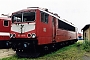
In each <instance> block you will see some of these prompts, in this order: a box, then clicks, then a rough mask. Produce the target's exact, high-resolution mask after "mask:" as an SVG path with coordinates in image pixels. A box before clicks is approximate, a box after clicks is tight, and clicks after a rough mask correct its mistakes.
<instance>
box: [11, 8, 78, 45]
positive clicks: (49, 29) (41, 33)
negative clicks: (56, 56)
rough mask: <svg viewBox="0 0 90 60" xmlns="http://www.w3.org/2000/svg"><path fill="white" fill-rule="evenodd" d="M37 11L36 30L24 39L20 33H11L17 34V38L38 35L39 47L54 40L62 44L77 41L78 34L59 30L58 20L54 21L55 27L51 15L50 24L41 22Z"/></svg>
mask: <svg viewBox="0 0 90 60" xmlns="http://www.w3.org/2000/svg"><path fill="white" fill-rule="evenodd" d="M21 11H22V12H23V11H29V9H25V10H21ZM21 11H18V12H21ZM35 11H36V21H35V23H36V26H35V30H33V31H29V32H26V33H24V35H25V36H24V37H23V36H21V35H20V36H19V37H18V35H19V33H16V32H14V31H11V33H15V34H16V38H27V34H28V33H32V32H33V33H35V34H36V37H37V40H38V44H39V45H42V44H49V43H52V41H53V40H55V41H56V42H61V41H67V40H72V39H77V33H76V32H72V31H67V30H62V29H58V20H57V19H56V18H55V20H54V22H55V24H54V25H53V23H52V18H53V17H52V16H51V15H49V21H48V24H46V23H43V22H41V16H40V10H38V9H35ZM14 13H17V12H14Z"/></svg>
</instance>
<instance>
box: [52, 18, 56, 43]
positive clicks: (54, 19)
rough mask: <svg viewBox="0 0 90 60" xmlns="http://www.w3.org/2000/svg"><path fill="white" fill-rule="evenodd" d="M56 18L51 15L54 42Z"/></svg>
mask: <svg viewBox="0 0 90 60" xmlns="http://www.w3.org/2000/svg"><path fill="white" fill-rule="evenodd" d="M55 37H56V18H55V17H52V42H56V40H55Z"/></svg>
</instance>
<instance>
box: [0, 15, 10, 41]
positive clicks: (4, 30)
mask: <svg viewBox="0 0 90 60" xmlns="http://www.w3.org/2000/svg"><path fill="white" fill-rule="evenodd" d="M4 20H8V23H9V26H4ZM10 28H11V19H10V18H6V17H0V32H2V33H10ZM0 40H1V41H2V40H10V37H9V36H5V35H0Z"/></svg>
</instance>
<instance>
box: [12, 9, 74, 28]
mask: <svg viewBox="0 0 90 60" xmlns="http://www.w3.org/2000/svg"><path fill="white" fill-rule="evenodd" d="M37 9H38V10H40V11H43V12H45V13H47V14H49V15H51V16H54V17H56V18H57V19H59V20H61V21H63V22H65V23H67V24H70V25H72V26H75V25H74V24H72V23H71V22H69V21H67V20H65V19H62V18H60V17H59V16H56V15H54V14H52V13H51V12H49V11H45V8H39V7H28V8H27V9H22V10H19V11H17V12H25V11H29V10H37ZM17 12H14V13H17ZM14 13H13V14H14Z"/></svg>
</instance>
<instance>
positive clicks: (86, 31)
mask: <svg viewBox="0 0 90 60" xmlns="http://www.w3.org/2000/svg"><path fill="white" fill-rule="evenodd" d="M82 30H83V39H84V40H89V41H90V24H87V25H85V26H84V27H83V28H82Z"/></svg>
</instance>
